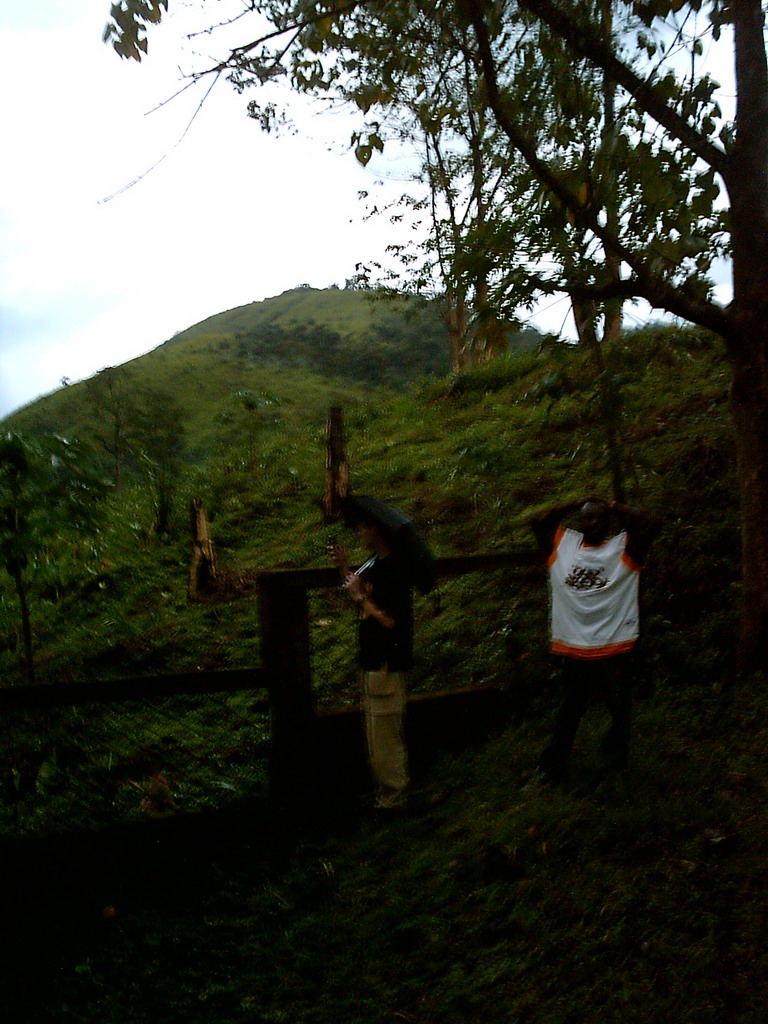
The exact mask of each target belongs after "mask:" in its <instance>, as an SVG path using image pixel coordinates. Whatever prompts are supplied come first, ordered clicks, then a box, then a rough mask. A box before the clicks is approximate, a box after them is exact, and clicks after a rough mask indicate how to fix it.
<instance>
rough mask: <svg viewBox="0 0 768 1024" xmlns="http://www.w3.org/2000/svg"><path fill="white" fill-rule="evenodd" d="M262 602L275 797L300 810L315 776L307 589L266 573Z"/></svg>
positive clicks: (275, 801)
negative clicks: (270, 711) (270, 712)
mask: <svg viewBox="0 0 768 1024" xmlns="http://www.w3.org/2000/svg"><path fill="white" fill-rule="evenodd" d="M259 605H260V609H259V618H260V621H261V644H262V655H261V656H262V664H263V667H264V671H265V674H266V678H267V689H268V691H269V696H270V705H271V710H272V749H271V754H270V765H269V780H270V795H271V798H272V802H273V805H274V806H275V807H276V809H278V810H288V811H301V810H302V809H303V808H305V807H307V806H308V805H309V797H310V795H311V789H312V781H313V778H314V777H315V775H316V766H315V764H314V758H315V743H316V737H315V733H316V725H317V716H316V714H315V707H314V702H313V700H312V666H311V663H310V646H309V605H308V600H307V589H306V587H305V586H304V585H303V584H301V583H295V582H293V583H292V582H291V581H290V580H287V579H285V578H281V576H280V574H278V573H274V574H272V573H265V574H264V575H262V576H261V577H260V578H259Z"/></svg>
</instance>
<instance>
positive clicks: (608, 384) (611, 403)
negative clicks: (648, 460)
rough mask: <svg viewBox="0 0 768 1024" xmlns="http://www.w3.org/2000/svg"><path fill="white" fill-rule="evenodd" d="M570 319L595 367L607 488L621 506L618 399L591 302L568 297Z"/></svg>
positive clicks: (624, 493)
mask: <svg viewBox="0 0 768 1024" xmlns="http://www.w3.org/2000/svg"><path fill="white" fill-rule="evenodd" d="M571 305H572V306H573V316H574V319H575V321H576V330H577V332H578V335H579V344H580V345H583V346H584V348H586V349H587V350H588V351H589V353H590V355H591V356H592V361H593V362H594V364H595V381H596V383H597V393H598V396H599V399H600V418H601V420H602V424H603V430H604V431H605V450H606V454H607V456H608V471H609V473H610V475H611V489H612V491H613V498H614V501H619V502H621V503H622V504H624V503H625V502H626V500H627V496H626V487H625V485H624V475H625V473H624V453H623V450H622V444H621V437H620V431H619V420H620V417H619V396H618V395H617V393H616V388H615V387H614V384H613V381H612V380H611V377H610V374H609V373H608V370H607V368H606V365H605V357H604V355H603V346H602V345H601V343H600V339H599V338H598V336H597V328H596V327H595V315H596V314H595V308H594V303H592V302H581V301H579V300H577V299H576V298H574V297H573V296H571Z"/></svg>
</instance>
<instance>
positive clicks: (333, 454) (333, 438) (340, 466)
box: [323, 405, 349, 522]
mask: <svg viewBox="0 0 768 1024" xmlns="http://www.w3.org/2000/svg"><path fill="white" fill-rule="evenodd" d="M325 436H326V456H325V495H324V497H323V514H324V517H325V521H326V522H332V521H333V520H334V519H336V518H337V517H338V515H339V512H340V511H341V508H340V506H341V502H342V501H343V500H344V499H345V498H346V497H347V496H348V494H349V462H348V461H347V439H346V437H345V434H344V413H343V410H342V409H341V408H340V407H339V406H337V405H335V406H332V408H331V411H330V414H329V416H328V422H327V424H326V428H325Z"/></svg>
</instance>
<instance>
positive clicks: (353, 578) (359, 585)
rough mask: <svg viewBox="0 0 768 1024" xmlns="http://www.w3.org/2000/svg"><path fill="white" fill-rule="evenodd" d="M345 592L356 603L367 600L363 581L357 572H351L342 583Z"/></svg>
mask: <svg viewBox="0 0 768 1024" xmlns="http://www.w3.org/2000/svg"><path fill="white" fill-rule="evenodd" d="M342 587H343V590H344V592H345V593H346V594H347V596H348V597H350V598H351V599H352V600H353V601H354V602H355V603H359V602H360V601H364V600H365V592H364V590H363V581H362V580H361V579H360V577H359V576H357V575H356V574H355V573H353V572H351V573H350V574H349V575H348V576H347V578H346V579H345V580H344V583H343V584H342Z"/></svg>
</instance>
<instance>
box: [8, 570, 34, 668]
mask: <svg viewBox="0 0 768 1024" xmlns="http://www.w3.org/2000/svg"><path fill="white" fill-rule="evenodd" d="M13 582H14V583H15V584H16V594H17V595H18V598H19V608H20V609H21V634H22V637H23V639H24V670H25V675H26V677H27V682H28V683H30V684H33V683H34V682H35V655H34V650H33V647H32V622H31V619H30V615H29V601H28V600H27V586H26V583H25V581H24V573H23V571H22V568H21V566H20V565H17V566H14V569H13Z"/></svg>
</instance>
